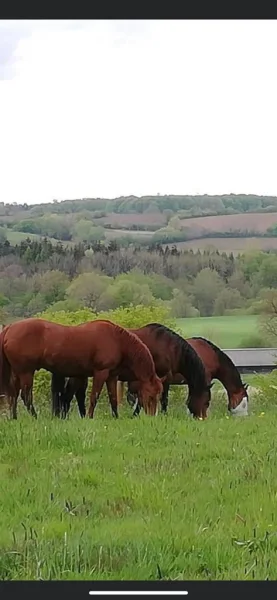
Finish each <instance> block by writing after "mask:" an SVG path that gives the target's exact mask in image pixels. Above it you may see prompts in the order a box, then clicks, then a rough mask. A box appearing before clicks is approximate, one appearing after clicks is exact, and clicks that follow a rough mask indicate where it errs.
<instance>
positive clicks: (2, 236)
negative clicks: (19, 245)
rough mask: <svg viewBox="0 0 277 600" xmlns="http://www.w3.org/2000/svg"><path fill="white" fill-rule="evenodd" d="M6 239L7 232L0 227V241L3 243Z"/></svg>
mask: <svg viewBox="0 0 277 600" xmlns="http://www.w3.org/2000/svg"><path fill="white" fill-rule="evenodd" d="M6 239H7V232H6V228H5V227H0V243H1V244H3V242H5V241H6Z"/></svg>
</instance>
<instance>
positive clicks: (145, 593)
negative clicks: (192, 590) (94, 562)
mask: <svg viewBox="0 0 277 600" xmlns="http://www.w3.org/2000/svg"><path fill="white" fill-rule="evenodd" d="M89 594H90V596H93V594H95V596H187V595H188V592H187V591H186V590H184V591H183V590H177V591H176V590H175V591H174V590H168V592H165V591H164V590H161V591H158V590H152V591H151V590H146V591H141V592H140V591H139V590H133V591H131V590H95V592H94V591H90V592H89Z"/></svg>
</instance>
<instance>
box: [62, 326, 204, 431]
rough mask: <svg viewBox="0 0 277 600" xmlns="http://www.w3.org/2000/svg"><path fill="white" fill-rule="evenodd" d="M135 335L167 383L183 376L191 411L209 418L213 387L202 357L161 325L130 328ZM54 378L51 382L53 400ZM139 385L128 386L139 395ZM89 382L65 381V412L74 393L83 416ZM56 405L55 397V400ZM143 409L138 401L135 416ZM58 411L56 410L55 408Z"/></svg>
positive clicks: (121, 375)
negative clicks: (208, 378)
mask: <svg viewBox="0 0 277 600" xmlns="http://www.w3.org/2000/svg"><path fill="white" fill-rule="evenodd" d="M128 331H131V332H132V333H133V334H135V335H136V336H137V337H138V338H139V339H140V340H141V341H142V342H143V343H144V344H145V345H146V346H147V347H148V348H149V350H150V352H151V354H152V356H153V359H154V363H155V369H156V373H157V374H158V375H159V376H160V377H163V378H164V379H165V378H166V379H165V380H167V379H169V380H171V378H172V377H174V375H176V374H178V373H181V374H182V375H181V376H182V378H183V380H186V382H187V383H188V386H189V395H188V401H187V404H188V409H189V411H190V412H191V413H192V414H193V416H194V417H196V418H204V419H205V418H206V416H207V408H208V406H209V402H210V389H211V385H212V384H210V383H209V384H207V378H206V373H205V368H204V365H203V362H202V360H201V358H200V357H199V356H198V354H197V352H196V351H195V350H194V348H192V346H191V345H190V344H188V342H186V340H184V339H183V338H182V337H181V336H180V335H178V334H177V333H175V332H174V331H172V330H171V329H169V328H168V327H165V326H164V325H160V324H159V323H150V324H149V325H145V326H144V327H141V328H139V329H129V330H128ZM118 379H119V382H118V383H120V382H124V381H126V377H124V374H123V373H122V372H119V373H118ZM53 385H54V383H53V379H52V398H53ZM136 386H137V384H136V382H134V381H131V382H130V383H129V387H130V390H132V391H133V392H137V390H136ZM86 387H87V381H84V380H83V381H82V382H81V384H80V380H78V381H77V380H74V378H71V377H70V378H69V380H68V382H67V384H65V381H64V391H62V386H60V388H59V393H60V395H61V397H62V398H63V399H62V403H63V404H64V412H65V413H66V412H68V410H69V407H70V402H71V400H72V398H73V396H74V394H75V395H76V397H77V395H78V398H77V400H78V406H79V412H80V414H81V412H82V410H85V394H86ZM122 387H123V386H122V385H119V386H118V395H119V396H120V397H122ZM53 402H54V403H55V398H53ZM140 408H141V406H140V405H139V403H138V400H137V401H136V408H135V411H134V415H137V414H138V413H139V411H140ZM54 412H55V409H54Z"/></svg>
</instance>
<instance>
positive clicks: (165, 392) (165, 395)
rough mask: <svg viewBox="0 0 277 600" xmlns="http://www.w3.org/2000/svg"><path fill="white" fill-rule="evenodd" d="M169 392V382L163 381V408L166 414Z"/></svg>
mask: <svg viewBox="0 0 277 600" xmlns="http://www.w3.org/2000/svg"><path fill="white" fill-rule="evenodd" d="M168 392H169V383H168V382H167V381H165V382H164V383H163V393H162V397H161V408H162V413H163V414H165V415H166V413H167V407H168Z"/></svg>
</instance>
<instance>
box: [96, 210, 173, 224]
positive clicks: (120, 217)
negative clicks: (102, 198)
mask: <svg viewBox="0 0 277 600" xmlns="http://www.w3.org/2000/svg"><path fill="white" fill-rule="evenodd" d="M108 224H109V225H113V227H116V226H117V225H119V226H120V225H121V226H122V225H124V226H125V227H126V226H130V227H131V225H138V226H139V225H151V224H152V225H160V227H163V225H165V224H166V217H165V215H164V214H162V213H161V212H152V213H151V212H145V213H139V214H137V213H125V214H124V213H108V214H107V216H106V217H101V218H100V219H97V225H108Z"/></svg>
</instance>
